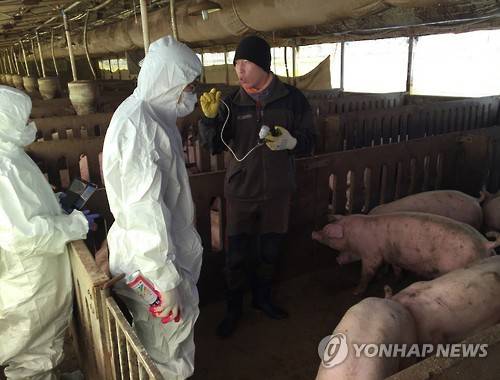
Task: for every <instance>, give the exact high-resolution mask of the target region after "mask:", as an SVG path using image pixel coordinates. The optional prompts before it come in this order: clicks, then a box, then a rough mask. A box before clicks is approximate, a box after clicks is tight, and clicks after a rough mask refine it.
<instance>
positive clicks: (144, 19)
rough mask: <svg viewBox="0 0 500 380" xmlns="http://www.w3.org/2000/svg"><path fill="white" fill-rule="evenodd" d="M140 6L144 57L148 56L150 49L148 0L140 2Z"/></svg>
mask: <svg viewBox="0 0 500 380" xmlns="http://www.w3.org/2000/svg"><path fill="white" fill-rule="evenodd" d="M140 5H141V25H142V39H143V41H144V55H146V54H148V49H149V25H148V8H147V7H146V0H140Z"/></svg>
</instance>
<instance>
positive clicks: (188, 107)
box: [176, 91, 198, 117]
mask: <svg viewBox="0 0 500 380" xmlns="http://www.w3.org/2000/svg"><path fill="white" fill-rule="evenodd" d="M197 101H198V100H197V98H196V93H195V92H186V91H183V92H182V94H181V97H180V99H179V102H178V103H177V105H176V111H177V117H184V116H187V115H189V114H190V113H191V112H193V111H194V106H195V105H196V102H197Z"/></svg>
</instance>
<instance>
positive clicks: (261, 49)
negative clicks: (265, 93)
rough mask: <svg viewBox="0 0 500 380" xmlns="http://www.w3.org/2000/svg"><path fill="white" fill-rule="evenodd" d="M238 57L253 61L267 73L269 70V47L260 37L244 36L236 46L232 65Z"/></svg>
mask: <svg viewBox="0 0 500 380" xmlns="http://www.w3.org/2000/svg"><path fill="white" fill-rule="evenodd" d="M238 59H246V60H248V61H250V62H253V63H255V64H256V65H257V66H260V67H261V68H262V70H264V71H265V72H267V73H268V72H269V71H270V70H271V47H270V46H269V44H268V43H267V42H266V41H265V40H263V39H262V38H260V37H257V36H248V37H245V38H243V39H242V40H241V41H240V44H239V45H238V47H237V48H236V53H235V54H234V60H233V65H236V60H238Z"/></svg>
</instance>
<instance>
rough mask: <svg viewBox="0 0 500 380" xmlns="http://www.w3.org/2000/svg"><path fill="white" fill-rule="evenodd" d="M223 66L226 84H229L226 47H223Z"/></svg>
mask: <svg viewBox="0 0 500 380" xmlns="http://www.w3.org/2000/svg"><path fill="white" fill-rule="evenodd" d="M224 66H225V67H226V84H227V85H229V67H228V66H227V49H226V48H225V47H224Z"/></svg>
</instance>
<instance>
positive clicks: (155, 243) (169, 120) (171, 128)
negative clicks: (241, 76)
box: [103, 36, 202, 380]
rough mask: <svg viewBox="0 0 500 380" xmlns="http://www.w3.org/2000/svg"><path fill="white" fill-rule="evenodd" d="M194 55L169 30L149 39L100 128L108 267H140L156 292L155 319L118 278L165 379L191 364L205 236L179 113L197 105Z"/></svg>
mask: <svg viewBox="0 0 500 380" xmlns="http://www.w3.org/2000/svg"><path fill="white" fill-rule="evenodd" d="M200 73H201V62H200V60H199V59H198V58H197V56H196V54H195V53H194V52H193V51H192V50H191V49H189V48H188V47H187V46H186V45H184V44H182V43H180V42H177V41H176V40H175V39H173V38H172V37H170V36H167V37H162V38H160V39H159V40H157V41H155V42H153V43H152V44H151V45H150V46H149V50H148V53H147V55H146V57H145V59H144V61H143V63H142V67H141V70H140V72H139V77H138V80H137V88H136V89H135V91H134V93H133V94H132V95H131V96H130V97H128V98H127V99H126V100H125V101H124V102H123V103H122V104H121V105H120V106H119V107H118V109H117V110H116V112H115V113H114V115H113V118H112V119H111V123H110V125H109V128H108V130H107V132H106V137H105V139H104V149H103V174H104V182H105V186H106V193H107V196H108V200H109V205H110V208H111V212H112V213H113V216H114V217H115V222H114V224H113V225H112V226H111V228H110V231H109V234H108V246H109V255H110V256H109V264H110V270H111V273H112V274H113V275H118V274H120V273H125V274H126V275H130V274H131V273H133V272H135V271H137V270H140V271H141V272H142V274H143V275H144V277H146V278H147V279H148V280H150V281H151V282H153V284H154V285H155V287H156V288H157V290H158V291H159V292H160V294H161V305H160V306H159V307H158V308H157V311H158V313H159V315H158V316H159V317H164V316H167V315H168V314H169V313H170V312H171V311H172V313H173V315H174V317H175V316H176V315H177V314H178V313H179V311H180V316H181V319H180V321H179V322H174V321H171V322H169V323H166V324H162V322H161V318H156V317H154V316H152V315H151V314H150V313H149V311H148V307H147V306H146V305H145V303H144V301H143V300H142V299H141V298H139V297H138V296H137V295H136V294H135V293H134V292H133V291H132V290H131V289H129V288H128V287H127V286H126V284H125V283H124V282H121V283H119V284H117V285H116V286H115V290H116V292H117V293H118V295H119V296H120V298H121V299H122V300H123V301H124V302H125V303H126V305H127V307H128V308H129V310H130V312H131V313H132V315H133V318H134V328H135V330H136V331H137V334H138V335H139V338H140V339H141V341H142V343H143V344H144V346H145V347H146V350H147V351H148V353H149V354H150V356H151V357H152V358H153V360H154V361H155V362H156V364H157V366H158V368H159V369H160V371H161V372H162V374H163V376H164V377H165V378H166V379H169V380H170V379H184V378H186V377H189V376H190V375H191V374H192V373H193V371H194V341H193V327H194V324H195V322H196V319H197V318H198V314H199V309H198V291H197V289H196V282H197V281H198V277H199V275H200V269H201V261H202V246H201V241H200V237H199V235H198V233H197V232H196V230H195V227H194V206H193V201H192V196H191V189H190V186H189V178H188V174H187V171H186V166H185V161H184V153H183V147H182V141H181V136H180V133H179V131H178V129H177V127H176V119H177V118H178V117H182V116H186V115H188V114H189V113H191V112H192V111H193V110H194V107H195V104H196V101H197V98H196V94H195V92H194V84H193V82H194V81H195V80H196V79H197V77H198V76H199V75H200Z"/></svg>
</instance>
